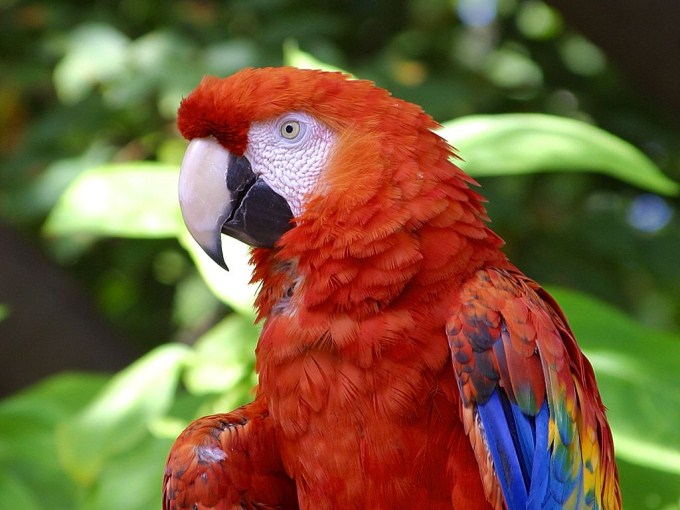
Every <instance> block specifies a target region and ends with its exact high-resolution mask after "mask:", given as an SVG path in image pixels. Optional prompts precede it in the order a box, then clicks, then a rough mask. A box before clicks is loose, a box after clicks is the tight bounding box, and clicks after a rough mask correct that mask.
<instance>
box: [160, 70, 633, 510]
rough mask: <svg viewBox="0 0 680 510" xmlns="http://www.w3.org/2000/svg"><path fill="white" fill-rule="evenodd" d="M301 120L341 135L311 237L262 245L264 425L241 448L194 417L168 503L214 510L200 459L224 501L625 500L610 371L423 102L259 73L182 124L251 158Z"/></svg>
mask: <svg viewBox="0 0 680 510" xmlns="http://www.w3.org/2000/svg"><path fill="white" fill-rule="evenodd" d="M286 112H304V113H305V114H307V115H311V116H313V117H314V118H315V119H317V120H318V121H320V122H322V123H324V124H325V125H326V126H328V127H329V128H330V129H332V130H333V132H334V133H335V136H336V140H335V145H334V147H333V150H332V154H331V156H330V158H329V159H328V160H327V161H326V164H325V166H324V169H323V172H322V173H321V175H320V176H319V180H318V182H317V183H316V184H315V186H314V188H313V191H312V192H311V193H310V194H309V195H308V196H307V197H306V198H305V201H304V206H303V207H302V211H301V212H300V214H299V215H298V216H297V217H296V218H294V227H293V228H291V229H290V230H288V231H287V232H286V233H285V234H283V236H282V237H281V238H280V239H279V241H278V242H277V243H276V246H275V248H274V249H262V248H259V249H255V250H254V251H253V255H252V262H253V265H254V267H255V269H254V275H253V281H254V282H257V283H259V284H260V286H261V290H260V292H259V294H258V296H257V300H256V306H257V311H258V320H259V321H261V322H262V323H263V329H262V334H261V337H260V340H259V343H258V346H257V370H258V372H259V386H258V393H257V397H256V400H255V402H254V403H253V404H252V405H251V407H247V408H245V410H244V411H240V412H245V413H251V412H254V413H255V414H256V415H257V416H259V418H257V419H251V420H250V421H249V422H248V424H246V425H243V426H242V428H240V429H238V430H243V432H244V434H241V436H244V435H245V436H247V437H248V438H250V439H248V440H243V441H240V440H239V441H235V440H234V439H233V437H234V435H233V434H231V433H225V431H227V430H231V429H229V428H224V427H221V426H215V425H214V420H215V419H214V418H209V419H207V421H206V422H201V421H200V420H199V421H198V422H197V424H195V425H193V426H190V428H189V429H188V431H187V432H185V433H184V435H183V436H181V437H180V438H179V439H178V441H177V443H176V445H175V447H174V448H173V451H172V452H171V454H170V458H169V461H168V468H167V471H166V482H165V494H166V496H165V498H166V510H170V509H178V508H185V507H186V508H191V506H190V505H189V503H190V502H191V501H194V500H195V501H203V500H199V499H197V498H198V497H199V496H201V497H203V496H202V495H200V494H199V491H198V489H197V487H199V485H197V484H198V482H197V481H196V480H203V478H202V477H203V473H205V472H206V471H205V468H203V467H202V466H204V464H205V463H203V464H202V463H201V462H200V461H201V459H203V460H206V459H207V460H208V461H209V462H208V465H209V466H210V467H211V469H213V470H212V471H210V472H208V474H207V475H206V476H208V477H209V480H210V482H209V484H210V485H211V487H212V486H213V485H212V484H214V487H219V492H217V494H219V495H220V496H219V497H221V498H223V499H222V500H223V501H226V502H227V503H226V506H225V508H232V507H233V506H230V505H234V501H236V499H235V496H234V494H239V495H240V496H239V497H241V498H246V499H245V500H244V501H245V503H243V502H241V503H239V504H241V505H242V507H244V508H261V507H260V506H257V505H259V504H260V503H262V504H264V505H270V506H271V505H274V504H275V505H278V508H281V509H286V508H297V505H299V507H300V508H303V509H321V510H324V509H339V508H342V509H363V508H371V509H378V510H380V509H392V508H428V509H433V510H438V509H439V510H450V509H459V510H460V509H468V508H474V509H482V510H484V509H491V508H494V509H503V508H508V509H511V510H514V509H517V508H530V509H534V508H536V509H537V508H600V509H606V510H616V509H618V508H620V498H619V491H618V480H617V474H616V467H615V465H614V461H613V447H612V441H611V435H610V432H609V429H608V427H607V424H606V421H605V417H604V408H603V406H602V403H601V402H600V399H599V395H598V393H597V388H596V384H595V380H594V376H593V373H592V369H591V368H590V365H589V364H588V362H587V361H586V360H585V358H584V357H583V355H582V354H581V352H580V350H579V348H578V346H577V344H576V342H575V340H574V338H573V335H572V334H571V331H570V330H569V328H568V326H567V323H566V320H565V319H564V317H563V316H562V314H561V312H560V311H559V308H558V307H557V305H556V304H555V303H554V302H553V301H552V300H551V298H550V297H549V296H548V295H547V294H546V293H545V292H544V291H543V290H542V289H540V287H538V285H536V284H535V283H533V282H532V281H530V280H529V279H527V278H526V277H525V276H523V275H522V274H521V273H519V271H517V270H516V269H515V268H514V267H513V266H512V265H511V264H510V263H509V262H508V261H507V260H506V258H505V256H504V255H503V253H502V251H501V246H502V241H501V240H500V239H499V238H498V236H496V235H495V234H494V233H493V232H492V231H491V230H490V229H489V228H488V227H487V225H486V221H487V216H486V212H485V210H484V207H483V205H482V199H481V197H480V196H479V195H478V194H477V193H476V192H475V191H473V190H472V189H471V187H470V186H471V185H473V184H474V181H473V180H472V179H471V178H470V177H468V176H467V175H466V174H464V173H463V172H462V171H461V170H460V169H459V168H458V167H457V166H455V165H454V164H453V163H452V160H453V159H454V158H455V157H456V156H455V153H454V151H453V149H452V148H451V147H450V146H449V145H448V144H447V143H446V142H445V141H444V140H443V139H441V138H440V137H439V136H438V135H436V134H435V133H434V132H433V130H435V129H436V128H437V127H438V125H437V124H436V122H435V121H434V120H433V119H432V118H431V117H430V116H428V115H427V114H425V113H424V112H423V111H422V110H421V109H420V107H418V106H416V105H413V104H410V103H407V102H405V101H402V100H399V99H397V98H394V97H392V96H391V95H390V94H389V93H388V92H387V91H385V90H383V89H380V88H378V87H376V86H374V85H373V84H372V83H370V82H367V81H362V80H349V79H348V77H347V76H344V75H342V74H339V73H324V72H320V71H309V70H299V69H292V68H267V69H246V70H243V71H241V72H239V73H237V74H236V75H234V76H232V77H229V78H226V79H217V78H206V79H204V81H203V82H202V83H201V84H200V85H199V87H198V88H197V89H196V90H195V91H194V92H192V93H191V94H190V95H189V96H188V97H187V98H186V99H185V100H184V101H183V102H182V105H181V107H180V110H179V120H178V125H179V128H180V131H181V132H182V134H183V135H184V136H185V137H187V138H188V139H192V138H196V137H208V136H212V137H214V138H216V139H217V140H218V141H219V142H220V144H222V145H223V146H224V147H225V148H226V149H228V150H229V151H231V152H232V153H234V154H237V155H241V154H243V153H244V151H245V150H246V147H248V130H249V126H251V124H253V123H254V122H262V121H269V120H271V119H274V118H276V117H277V116H279V115H283V114H285V113H286ZM236 413H239V411H237V412H236ZM227 416H230V418H229V419H232V415H227ZM246 432H247V433H246ZM206 438H207V440H208V444H209V445H211V446H210V448H213V449H211V450H209V452H210V453H209V454H208V455H207V457H206V455H205V454H204V453H202V452H205V450H202V449H201V448H203V447H204V446H205V444H206ZM256 442H257V444H255V443H256ZM197 448H198V450H197ZM215 448H216V449H215ZM234 448H235V450H234ZM219 451H223V452H224V453H225V456H224V458H223V459H222V458H221V455H220V453H219ZM232 451H235V452H242V453H243V456H244V458H245V459H246V460H247V462H248V463H249V464H247V463H246V464H239V463H238V462H236V461H233V462H232V461H231V460H230V459H238V458H239V456H238V455H236V456H234V455H233V454H232ZM201 456H202V457H201ZM279 462H280V464H279ZM216 466H218V467H217V468H216ZM272 466H274V469H273V471H272ZM281 466H282V467H283V470H284V471H285V475H283V474H282V471H281V470H280V468H281ZM244 469H245V470H246V472H247V473H263V472H264V473H267V476H268V477H269V478H267V479H268V480H270V481H271V484H272V485H271V487H270V488H269V489H267V488H266V487H262V486H260V485H256V484H254V483H253V479H252V478H249V477H248V475H247V474H246V475H244V474H243V473H242V472H241V470H244ZM210 473H212V474H210ZM244 476H245V479H246V481H245V482H243V481H241V480H242V479H243V477H244ZM197 477H198V478H197ZM291 483H292V484H293V486H294V489H295V493H296V498H292V497H291V496H290V492H289V491H290V487H291V485H290V484H291ZM272 488H273V489H274V490H275V491H274V492H275V494H276V495H277V496H276V497H274V496H272V493H271V490H272ZM214 490H217V489H214ZM268 490H269V492H268ZM258 491H264V492H263V493H262V494H263V495H261V494H260V493H259V492H258ZM211 494H214V493H213V492H211ZM218 499H219V498H218ZM211 501H214V498H213V499H211ZM275 501H278V502H276V503H275ZM185 502H186V504H185ZM256 502H257V504H256ZM198 504H199V505H201V504H203V503H198ZM211 504H213V503H211ZM182 505H185V506H182ZM187 505H188V506H187ZM235 507H236V508H240V507H239V506H235ZM195 508H210V507H209V506H205V505H204V506H196V507H195ZM216 508H222V507H216ZM262 508H268V507H267V506H263V507H262Z"/></svg>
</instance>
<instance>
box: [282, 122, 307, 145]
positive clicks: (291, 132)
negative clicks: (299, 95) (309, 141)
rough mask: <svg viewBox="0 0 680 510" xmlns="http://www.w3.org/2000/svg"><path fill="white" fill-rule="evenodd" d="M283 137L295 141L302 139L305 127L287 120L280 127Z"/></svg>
mask: <svg viewBox="0 0 680 510" xmlns="http://www.w3.org/2000/svg"><path fill="white" fill-rule="evenodd" d="M279 132H280V133H281V136H282V137H283V138H285V139H286V140H290V141H294V140H297V139H298V138H299V137H300V134H301V133H302V132H303V126H302V125H301V124H300V122H299V121H297V120H285V121H283V122H282V123H281V125H280V127H279Z"/></svg>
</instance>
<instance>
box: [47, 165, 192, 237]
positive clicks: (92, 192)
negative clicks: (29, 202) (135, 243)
mask: <svg viewBox="0 0 680 510" xmlns="http://www.w3.org/2000/svg"><path fill="white" fill-rule="evenodd" d="M178 174H179V171H178V168H177V167H176V166H173V165H165V164H160V163H153V162H145V161H136V162H131V163H117V164H115V163H114V164H110V165H105V166H99V167H95V168H92V169H90V170H86V171H85V172H83V173H82V174H81V175H80V176H78V178H77V179H76V180H75V181H74V182H73V183H72V184H71V185H70V186H69V187H68V188H67V190H66V191H65V192H64V194H63V195H62V196H61V197H60V199H59V201H58V203H57V205H56V206H55V207H54V209H53V210H52V212H51V213H50V215H49V216H48V218H47V221H46V223H45V225H44V231H45V233H46V234H48V235H54V236H68V235H73V234H90V235H95V236H121V237H144V238H148V237H173V236H175V235H176V234H177V232H178V231H179V230H180V229H181V228H183V225H182V220H181V215H180V211H179V202H178V199H177V178H178Z"/></svg>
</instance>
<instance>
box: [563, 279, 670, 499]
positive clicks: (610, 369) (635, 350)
mask: <svg viewBox="0 0 680 510" xmlns="http://www.w3.org/2000/svg"><path fill="white" fill-rule="evenodd" d="M550 292H551V294H552V295H553V296H554V297H555V298H556V299H557V300H558V302H559V303H560V306H562V308H563V310H564V312H565V314H566V316H567V317H568V318H569V321H570V324H571V326H572V327H573V329H574V332H575V334H576V337H577V339H578V341H579V344H580V345H581V347H582V348H583V350H584V352H585V353H586V355H587V356H588V358H589V359H590V361H591V363H592V364H593V367H594V369H595V374H596V376H597V381H598V385H599V387H600V392H601V393H602V400H603V401H604V403H605V405H606V406H607V409H608V412H607V416H608V418H609V423H610V425H611V427H612V432H613V434H614V445H615V449H616V455H617V457H619V458H620V459H624V460H625V461H627V462H628V463H630V464H631V465H637V466H641V467H646V468H651V469H654V470H658V471H662V472H665V473H668V474H669V475H674V476H675V486H676V487H680V428H678V426H677V424H678V423H680V385H679V384H678V367H680V335H678V334H671V333H665V332H661V331H655V330H653V329H651V328H647V327H645V326H643V325H641V324H638V323H636V322H635V321H633V320H631V319H630V318H629V317H627V316H626V315H625V314H624V313H622V312H621V311H619V310H617V309H615V308H613V307H612V306H610V305H608V304H606V303H604V302H602V301H599V300H596V299H594V298H592V297H589V296H586V295H584V294H580V293H577V292H574V291H568V290H565V289H554V288H551V289H550ZM658 471H657V472H658ZM622 476H623V473H622ZM650 478H651V477H650ZM666 478H668V477H666ZM666 484H667V482H664V484H663V485H666ZM623 490H624V501H626V502H627V506H629V507H630V508H640V507H641V506H640V505H636V504H634V503H633V502H632V501H631V500H630V498H633V497H635V496H636V495H639V494H640V493H642V491H641V490H637V491H635V490H634V488H630V489H628V488H627V487H625V486H624V487H623ZM627 491H630V494H627ZM645 491H647V492H649V493H654V492H655V491H656V492H658V493H660V494H661V493H664V492H665V488H664V487H662V486H659V487H653V486H651V485H648V486H646V487H645ZM675 497H677V490H676V491H675ZM640 503H642V501H640Z"/></svg>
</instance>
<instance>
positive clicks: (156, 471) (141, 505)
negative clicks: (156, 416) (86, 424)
mask: <svg viewBox="0 0 680 510" xmlns="http://www.w3.org/2000/svg"><path fill="white" fill-rule="evenodd" d="M172 442H173V441H172V440H168V439H166V440H161V439H157V438H153V437H151V436H149V437H148V438H145V440H144V441H143V442H142V443H141V444H140V445H138V446H137V447H135V448H134V449H131V450H128V451H126V452H124V453H123V454H121V455H118V456H116V457H114V458H112V459H111V460H110V461H109V462H107V463H106V465H105V466H104V467H103V469H102V472H101V476H100V477H99V480H98V481H97V484H96V486H95V487H93V489H92V490H91V491H89V493H88V495H87V498H86V499H85V502H84V504H83V510H120V509H123V508H124V509H125V510H148V509H160V508H161V507H162V505H161V491H160V486H161V485H160V484H161V479H162V476H163V469H164V466H165V459H166V457H167V454H168V451H170V447H171V446H172Z"/></svg>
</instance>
